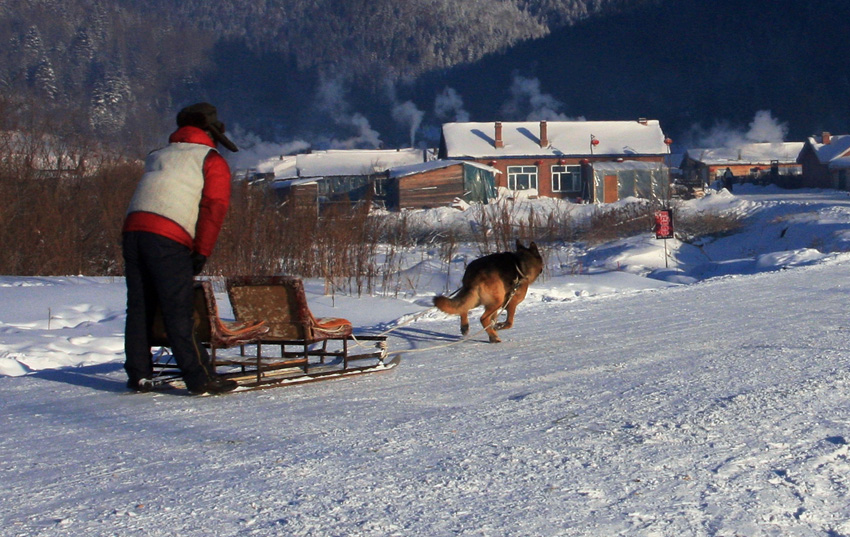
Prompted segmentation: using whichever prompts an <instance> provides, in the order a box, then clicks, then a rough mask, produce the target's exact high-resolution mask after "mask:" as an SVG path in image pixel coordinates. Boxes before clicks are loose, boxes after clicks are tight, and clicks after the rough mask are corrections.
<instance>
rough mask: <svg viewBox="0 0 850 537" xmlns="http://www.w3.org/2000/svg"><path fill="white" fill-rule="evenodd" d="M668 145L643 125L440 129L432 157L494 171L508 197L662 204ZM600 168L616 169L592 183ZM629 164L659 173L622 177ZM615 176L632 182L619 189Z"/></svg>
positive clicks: (652, 126)
mask: <svg viewBox="0 0 850 537" xmlns="http://www.w3.org/2000/svg"><path fill="white" fill-rule="evenodd" d="M670 143H671V142H670V140H669V139H668V138H666V137H665V136H664V133H663V132H662V131H661V126H660V124H659V122H658V121H657V120H647V119H639V120H638V121H539V122H534V121H526V122H500V121H497V122H495V123H446V124H444V125H443V129H442V137H441V140H440V149H439V153H438V155H439V158H440V159H453V160H466V161H472V162H478V163H480V164H484V165H487V166H490V167H492V168H495V169H496V170H498V171H499V172H501V173H500V174H498V176H497V179H496V180H497V186H498V187H499V188H500V190H504V191H506V192H507V194H508V195H509V196H521V195H530V196H544V197H554V198H563V199H571V200H574V201H582V200H583V201H593V202H603V201H604V202H610V201H616V200H617V199H622V198H624V197H628V196H636V195H641V193H643V194H645V195H647V196H649V197H654V198H663V197H666V196H667V194H668V192H669V175H668V174H667V166H666V165H665V164H664V159H665V157H666V156H667V155H668V153H669V145H670ZM605 162H608V163H610V162H618V163H622V166H620V167H619V169H616V170H612V173H610V174H609V175H607V176H604V177H603V179H602V180H601V181H596V180H594V172H593V167H594V164H595V163H605ZM630 163H640V164H639V165H638V167H640V168H642V169H645V168H646V167H647V166H649V167H653V166H655V168H656V169H657V170H658V173H654V174H646V173H639V174H626V173H625V172H626V170H627V169H628V168H629V166H630ZM621 176H623V177H626V176H628V177H630V178H632V179H630V180H628V181H625V182H624V181H621V180H620V178H621ZM662 176H663V177H662ZM605 177H607V179H606V178H605ZM636 177H642V178H650V177H652V179H646V180H651V181H654V184H652V185H643V184H639V185H635V184H634V181H633V179H634V178H636ZM638 180H639V181H642V180H644V179H638ZM645 186H648V188H645Z"/></svg>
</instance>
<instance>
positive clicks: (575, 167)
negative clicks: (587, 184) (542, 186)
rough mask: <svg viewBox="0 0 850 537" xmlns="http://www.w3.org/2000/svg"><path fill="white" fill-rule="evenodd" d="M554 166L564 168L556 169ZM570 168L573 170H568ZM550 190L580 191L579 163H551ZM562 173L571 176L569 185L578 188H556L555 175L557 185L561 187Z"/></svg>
mask: <svg viewBox="0 0 850 537" xmlns="http://www.w3.org/2000/svg"><path fill="white" fill-rule="evenodd" d="M555 168H564V169H563V170H558V171H556V170H555ZM570 168H572V169H573V171H570ZM551 173H552V192H581V165H579V164H553V165H552V169H551ZM564 175H568V176H571V177H572V181H571V185H570V186H571V187H578V188H556V187H555V181H556V177H557V181H558V186H559V187H563V177H562V176H564Z"/></svg>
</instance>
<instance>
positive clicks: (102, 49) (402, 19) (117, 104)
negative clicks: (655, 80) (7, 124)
mask: <svg viewBox="0 0 850 537" xmlns="http://www.w3.org/2000/svg"><path fill="white" fill-rule="evenodd" d="M639 1H641V0H631V2H630V3H635V2H639ZM621 4H626V0H465V1H463V2H458V1H456V0H408V1H399V0H347V1H346V2H339V1H337V0H233V1H230V2H220V3H212V4H211V3H210V2H207V1H205V0H182V1H176V0H141V1H140V0H112V1H107V0H0V43H2V48H0V87H2V88H3V96H4V97H5V98H7V99H11V101H12V103H13V104H14V106H13V108H18V109H25V110H35V109H37V110H45V111H46V110H49V111H51V112H56V113H61V114H63V115H64V116H65V117H66V118H69V121H70V123H71V124H72V125H73V126H72V127H69V128H74V129H88V130H89V131H90V132H91V133H93V134H95V135H97V136H100V137H103V138H114V139H124V140H134V139H137V138H138V134H135V133H138V132H139V131H141V130H143V129H146V128H147V129H148V130H150V126H151V125H152V124H154V125H156V124H158V123H157V122H156V121H154V122H152V119H153V118H158V119H159V120H160V121H166V120H165V119H164V118H165V117H172V116H173V110H172V109H173V108H174V106H175V103H179V102H185V101H187V100H193V99H200V98H210V99H211V98H213V97H215V96H219V98H224V99H229V98H234V99H236V100H240V99H239V97H238V95H239V94H240V92H241V91H242V88H241V87H240V86H242V85H243V84H244V85H245V86H246V87H251V86H252V85H253V84H254V83H253V82H252V81H254V80H256V81H257V82H256V83H257V84H264V83H266V84H269V85H270V87H268V88H266V89H264V90H263V91H266V90H267V91H268V92H270V93H273V94H280V90H281V89H282V90H283V92H284V93H286V87H283V88H275V86H276V85H277V83H276V82H275V79H276V78H283V77H286V78H291V79H292V80H293V81H295V82H297V83H298V86H297V88H294V87H293V88H292V89H293V91H294V92H296V93H298V94H301V98H302V99H303V98H309V96H304V95H303V94H305V93H306V94H311V93H313V92H314V91H315V90H316V84H317V82H318V81H319V80H320V79H321V80H326V79H328V78H333V79H334V80H343V79H344V80H345V81H346V82H345V83H346V84H349V83H352V84H354V83H356V85H357V86H358V87H361V88H367V89H369V90H370V91H374V90H375V88H377V87H378V86H380V85H383V84H386V83H387V81H390V82H393V81H395V80H398V79H399V78H401V77H407V78H410V77H415V76H418V75H420V74H422V73H424V72H428V71H430V70H433V69H440V68H448V67H451V66H453V65H457V64H459V63H465V62H473V61H475V60H478V59H479V58H481V57H482V56H484V55H485V54H487V53H490V52H493V51H499V50H505V49H506V48H508V47H509V46H511V45H513V44H515V43H517V42H519V41H522V40H525V39H529V38H535V37H541V36H543V35H546V34H547V33H549V31H550V29H551V28H554V27H557V26H560V25H564V24H569V23H570V22H572V21H574V20H578V19H581V18H584V17H587V16H589V15H591V14H594V13H600V12H602V11H604V10H607V9H616V8H617V7H618V6H619V5H621ZM247 69H250V70H247ZM270 73H271V75H270ZM234 74H236V75H237V76H238V78H237V77H235V76H234ZM270 76H271V79H270ZM222 79H225V80H226V79H230V80H232V81H233V82H234V87H232V88H228V87H222V86H221V84H219V83H218V82H217V81H219V80H222ZM355 81H356V82H355ZM305 82H307V83H309V84H308V85H306V86H305V85H303V83H305ZM244 97H245V96H244V95H243V97H242V99H241V100H244ZM250 97H251V98H252V99H258V98H259V99H261V98H262V97H263V93H262V92H260V94H251V95H250ZM287 100H288V99H284V102H283V103H280V102H277V101H279V99H275V100H274V101H273V102H271V103H264V102H257V101H256V100H252V101H251V102H249V103H244V102H242V103H241V105H244V106H241V105H240V106H234V107H233V109H232V111H233V112H234V113H239V114H240V115H242V116H243V117H244V115H245V114H248V115H249V116H253V115H260V116H263V114H262V113H261V111H262V110H264V109H265V110H268V108H269V106H274V107H286V106H287ZM21 105H23V107H21ZM220 108H223V109H224V110H228V111H229V110H230V108H229V106H228V104H227V103H226V102H224V103H220ZM163 111H167V113H163ZM266 116H267V114H266ZM71 118H73V119H71ZM284 119H285V114H284ZM243 123H244V124H245V125H246V126H249V127H250V126H251V125H253V123H254V122H253V121H252V119H251V117H247V118H244V119H243ZM266 127H268V126H266ZM260 128H261V129H262V128H263V125H260ZM265 130H266V131H267V132H268V128H266V129H265ZM284 130H285V131H288V132H291V129H287V128H284Z"/></svg>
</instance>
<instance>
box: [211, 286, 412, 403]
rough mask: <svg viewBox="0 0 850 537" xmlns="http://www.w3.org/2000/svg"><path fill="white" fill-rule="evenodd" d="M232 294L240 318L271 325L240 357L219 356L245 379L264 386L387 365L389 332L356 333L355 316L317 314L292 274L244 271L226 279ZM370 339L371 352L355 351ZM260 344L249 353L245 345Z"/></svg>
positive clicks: (241, 380)
mask: <svg viewBox="0 0 850 537" xmlns="http://www.w3.org/2000/svg"><path fill="white" fill-rule="evenodd" d="M227 295H228V297H229V298H230V304H231V306H232V307H233V315H234V317H235V318H236V320H237V322H241V323H244V324H252V323H256V322H258V321H260V320H262V321H264V323H265V324H264V325H265V327H266V328H267V329H268V330H267V331H266V332H264V333H263V334H262V335H260V336H259V337H258V338H257V340H256V341H252V342H246V343H245V344H243V345H241V347H242V352H241V353H240V356H239V357H236V358H233V357H229V358H219V359H218V360H217V361H216V365H218V366H226V367H231V368H233V367H236V368H238V369H239V371H238V372H231V373H228V374H226V376H227V377H228V378H232V379H235V380H237V381H238V382H239V383H240V384H241V385H246V386H250V387H255V388H256V387H265V386H267V385H276V384H290V383H296V382H305V381H312V380H324V379H327V378H333V377H342V376H351V375H356V374H361V373H369V372H373V371H386V370H388V369H392V368H393V367H395V366H396V365H398V363H399V360H400V358H398V357H396V358H395V359H393V360H390V361H387V346H386V339H387V338H386V336H365V335H360V336H356V337H355V336H354V335H353V327H352V324H351V322H349V321H348V320H346V319H340V318H316V317H315V316H314V315H313V314H312V312H311V311H310V308H309V306H308V305H307V296H306V294H305V293H304V284H303V283H302V281H301V280H300V279H299V278H294V277H291V276H243V277H237V278H229V279H228V280H227ZM363 342H369V343H370V346H371V348H370V349H367V350H366V352H363V353H358V354H351V352H350V351H351V348H352V346H353V345H352V343H354V344H356V345H357V346H358V347H361V346H363ZM248 346H253V347H255V354H254V355H253V356H251V357H249V356H248V354H247V352H246V348H247V347H248Z"/></svg>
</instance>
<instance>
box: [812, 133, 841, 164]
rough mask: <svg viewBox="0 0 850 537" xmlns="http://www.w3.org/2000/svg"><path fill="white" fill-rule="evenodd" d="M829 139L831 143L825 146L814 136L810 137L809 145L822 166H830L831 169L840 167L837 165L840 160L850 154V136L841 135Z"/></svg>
mask: <svg viewBox="0 0 850 537" xmlns="http://www.w3.org/2000/svg"><path fill="white" fill-rule="evenodd" d="M829 138H830V141H829V143H828V144H824V143H822V142H819V141H818V140H817V139H816V138H815V137H814V136H810V137H809V140H808V143H809V145H810V146H811V147H812V149H813V150H814V151H815V154H816V155H817V157H818V160H819V161H820V162H821V163H822V164H829V165H830V167H831V168H832V167H840V166H839V164H838V163H837V161H838V159H841V158H843V157H847V156H848V153H850V135H847V134H839V135H834V136H830V137H829ZM821 140H822V139H821Z"/></svg>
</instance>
